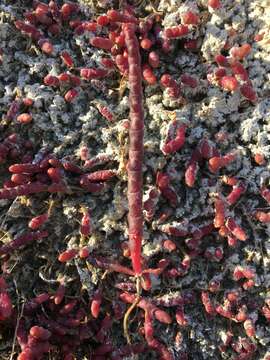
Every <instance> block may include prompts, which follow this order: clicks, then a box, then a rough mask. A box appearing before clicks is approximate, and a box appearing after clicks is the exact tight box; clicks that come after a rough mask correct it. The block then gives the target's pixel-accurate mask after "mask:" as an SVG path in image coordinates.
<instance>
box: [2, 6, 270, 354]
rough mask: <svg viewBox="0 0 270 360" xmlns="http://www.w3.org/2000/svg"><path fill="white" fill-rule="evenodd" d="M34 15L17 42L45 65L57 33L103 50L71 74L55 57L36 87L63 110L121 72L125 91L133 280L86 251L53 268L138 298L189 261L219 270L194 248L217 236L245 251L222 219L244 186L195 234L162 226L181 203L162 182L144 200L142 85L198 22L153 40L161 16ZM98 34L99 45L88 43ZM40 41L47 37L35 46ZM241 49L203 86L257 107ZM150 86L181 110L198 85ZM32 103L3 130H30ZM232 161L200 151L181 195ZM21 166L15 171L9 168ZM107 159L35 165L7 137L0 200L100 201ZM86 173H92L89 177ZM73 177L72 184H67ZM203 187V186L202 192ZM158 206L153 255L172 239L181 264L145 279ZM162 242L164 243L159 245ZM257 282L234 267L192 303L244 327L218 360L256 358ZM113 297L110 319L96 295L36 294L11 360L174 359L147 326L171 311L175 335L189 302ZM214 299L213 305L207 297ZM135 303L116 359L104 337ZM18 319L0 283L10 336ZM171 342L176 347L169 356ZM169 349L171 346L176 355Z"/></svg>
mask: <svg viewBox="0 0 270 360" xmlns="http://www.w3.org/2000/svg"><path fill="white" fill-rule="evenodd" d="M33 3H34V4H33V10H32V11H29V12H27V13H25V14H24V16H25V20H23V21H22V20H16V21H15V26H16V28H17V29H18V30H20V31H21V32H22V33H23V34H25V35H26V36H28V37H29V38H31V39H32V40H33V41H34V42H35V43H36V44H37V45H38V46H39V47H40V49H41V51H42V52H43V53H45V54H47V55H51V54H55V50H54V47H53V43H52V41H51V40H50V39H48V36H51V37H52V38H53V39H54V38H56V39H57V37H58V36H60V34H61V32H62V29H63V28H64V29H65V28H66V27H69V28H70V29H71V30H72V31H73V32H74V35H75V36H80V35H82V34H84V33H89V34H91V36H90V40H89V42H90V45H91V47H92V48H98V49H102V50H104V57H102V58H101V59H100V64H99V67H97V68H77V67H76V66H75V61H74V59H73V58H72V57H71V55H70V54H69V52H68V51H66V50H65V51H62V52H61V53H60V54H59V56H60V57H61V59H62V61H63V64H64V66H66V67H67V68H68V71H67V72H63V73H61V74H59V75H58V76H54V75H51V74H48V75H47V76H45V78H44V79H43V82H44V84H45V85H46V86H50V87H53V88H54V89H55V90H56V91H57V89H58V88H60V90H61V91H62V89H64V92H65V93H64V98H65V100H66V101H67V102H71V101H73V100H74V99H75V98H76V97H77V96H78V95H79V89H80V87H81V86H82V81H91V80H96V79H102V78H105V77H107V76H108V75H110V74H112V73H113V72H115V71H117V70H118V71H119V72H120V74H121V76H125V77H128V83H129V103H130V114H129V125H128V128H129V159H128V165H127V174H128V191H127V196H128V209H129V214H128V223H129V225H128V228H129V243H128V246H126V244H123V252H124V256H126V257H128V258H130V259H131V262H132V269H130V268H128V267H126V266H123V265H121V264H119V263H116V262H114V261H112V260H109V259H106V258H104V257H101V256H98V255H95V254H92V253H91V251H90V249H89V248H88V247H87V246H86V247H83V248H80V249H75V248H70V249H67V250H65V251H64V252H62V253H61V254H60V255H59V257H58V260H59V261H60V262H62V263H66V262H68V261H71V260H72V259H74V258H77V259H78V261H85V260H87V261H88V262H89V263H91V264H92V265H94V266H96V267H99V268H102V269H105V270H108V271H111V272H118V273H122V274H125V275H128V276H132V277H133V276H136V277H138V278H140V281H141V285H142V288H143V290H144V291H145V292H147V291H150V290H151V276H160V275H161V274H162V275H163V276H164V277H167V278H168V279H174V278H177V277H180V276H184V275H186V274H187V272H188V270H189V268H190V266H191V261H192V259H194V258H196V257H197V256H198V255H201V256H203V257H204V258H205V259H206V260H208V261H212V262H217V263H218V262H220V261H221V260H222V259H223V256H224V249H223V246H222V245H220V246H211V247H207V248H206V249H205V250H204V251H203V250H202V249H201V244H202V239H203V238H204V237H206V236H208V235H211V234H213V233H214V232H215V231H218V233H219V235H220V236H222V237H225V238H226V240H227V243H228V246H229V247H236V246H237V245H238V241H240V242H241V241H246V240H247V238H248V234H247V233H246V231H245V230H244V229H243V227H242V226H241V225H240V224H239V219H236V218H234V216H233V215H232V206H235V204H236V203H237V201H238V200H239V199H240V197H241V195H242V194H244V193H245V191H246V190H247V184H246V183H245V181H242V180H241V179H238V178H237V177H234V176H226V175H224V176H222V177H221V185H220V187H221V186H225V187H231V190H230V192H229V194H228V195H227V196H224V195H223V194H222V193H221V192H220V193H215V194H213V203H214V212H215V215H214V219H213V220H211V221H209V222H208V223H206V224H203V225H202V226H199V227H197V226H195V225H193V224H189V223H187V222H185V221H183V222H177V221H173V222H170V223H168V222H167V219H168V218H169V217H170V216H171V215H173V212H174V208H176V207H177V204H179V198H178V194H177V192H176V190H175V189H174V187H173V185H172V179H171V176H170V174H168V173H166V172H165V171H163V172H162V171H159V172H158V173H157V174H156V184H155V185H153V186H152V187H151V188H150V189H149V191H148V192H147V193H146V194H145V195H144V196H143V171H142V168H143V157H144V154H143V147H144V146H143V143H144V140H143V138H144V110H143V108H144V106H143V81H144V82H145V83H146V84H148V85H156V84H157V83H158V78H157V75H156V73H155V72H157V69H158V68H159V67H160V66H161V60H160V56H162V55H160V52H161V54H164V53H165V54H166V53H170V51H171V49H172V47H173V41H174V39H180V40H181V41H182V44H183V47H184V48H185V49H186V50H188V51H191V52H192V51H198V42H197V39H190V36H189V37H188V38H187V35H191V34H192V30H193V29H194V28H196V27H197V26H199V24H200V16H199V14H195V13H194V12H192V11H187V12H186V13H184V14H182V16H181V22H182V23H181V24H180V25H177V26H175V27H172V28H166V29H165V30H164V31H162V29H161V26H160V15H157V14H154V15H150V16H147V17H146V18H145V19H143V20H139V19H138V18H137V17H136V15H135V12H134V9H133V8H132V7H131V6H126V8H125V9H124V10H123V11H121V12H120V11H117V10H109V11H108V12H107V13H106V14H104V15H100V16H99V17H98V18H97V19H96V21H83V20H80V19H78V14H79V7H78V6H77V4H74V3H64V4H63V5H62V7H58V5H57V3H56V2H55V1H50V2H49V4H45V3H42V2H39V1H33ZM208 6H209V8H211V9H212V10H211V11H215V10H218V9H219V8H220V7H221V6H222V5H221V3H220V1H219V0H209V1H208ZM97 32H98V33H101V32H102V33H103V34H106V35H104V36H97V35H96V33H97ZM45 34H47V36H46V35H45ZM250 51H251V46H250V45H249V44H244V45H242V46H240V47H235V46H234V47H231V48H230V56H223V55H221V54H218V55H216V57H215V61H216V63H217V64H218V68H217V69H215V70H214V71H213V72H211V73H210V74H208V81H209V82H210V83H213V84H215V83H217V84H218V85H219V86H220V87H221V88H223V89H225V90H227V91H229V92H233V91H236V90H238V89H239V91H240V93H241V94H242V96H243V97H244V98H246V99H248V100H249V101H251V102H255V101H256V93H255V92H254V90H253V88H252V85H251V82H250V80H249V77H248V73H247V71H246V69H245V68H244V66H243V65H242V63H241V60H243V59H244V57H245V56H247V55H248V54H249V52H250ZM159 84H160V85H161V87H162V89H165V90H166V92H167V93H168V95H169V96H171V97H172V98H175V99H179V98H181V96H182V93H181V87H183V86H187V87H190V88H191V89H192V88H196V87H197V86H199V80H198V79H196V78H194V77H193V76H191V75H189V74H182V75H181V76H180V78H179V79H174V78H173V77H172V76H171V75H170V74H168V73H164V74H162V76H161V78H160V80H159ZM32 105H33V100H31V99H28V98H24V99H20V98H16V99H15V100H14V101H13V102H12V104H11V105H10V108H9V110H8V112H7V115H6V119H7V120H8V121H12V120H14V119H16V120H17V122H18V123H19V124H30V123H31V122H32V120H33V118H32V115H31V112H30V110H31V106H32ZM98 110H99V112H100V113H101V115H102V116H104V117H105V118H106V119H107V120H108V121H114V120H115V117H114V115H113V114H112V113H111V111H110V110H109V109H108V108H106V107H105V106H102V105H99V106H98ZM186 130H187V124H186V123H184V122H183V121H179V120H174V121H172V122H171V123H169V125H168V130H167V135H166V138H165V139H164V141H162V144H161V146H160V148H161V151H162V153H163V154H164V156H168V157H170V156H173V155H174V154H175V153H176V152H178V151H180V150H181V148H182V147H183V146H184V145H185V137H186ZM237 156H238V155H237V153H236V152H235V151H232V152H230V153H227V154H225V155H221V154H220V153H219V151H218V150H217V148H216V147H215V145H214V144H213V143H212V142H211V141H210V140H208V139H206V138H204V139H202V140H201V141H200V142H199V144H198V145H197V146H196V148H195V149H194V151H193V153H192V155H191V158H190V160H189V161H188V163H187V165H186V170H185V184H186V186H187V187H190V188H191V187H194V185H195V182H196V181H197V177H198V176H197V175H198V171H199V170H200V167H201V166H203V162H204V161H207V163H208V168H209V171H210V172H211V173H212V174H217V173H218V172H219V171H220V170H222V169H226V168H227V166H229V165H230V164H231V163H232V162H233V161H235V160H236V159H237ZM16 159H20V162H19V163H15V164H14V163H13V162H14V160H16ZM112 160H113V159H112V158H110V156H108V155H107V154H98V155H97V156H96V157H94V158H89V154H88V149H87V148H82V149H81V161H82V162H83V165H81V166H80V165H77V164H76V163H75V162H74V160H73V159H71V158H64V159H57V158H56V157H55V156H54V155H53V154H50V153H46V152H43V153H39V154H37V156H35V157H34V156H33V144H32V143H31V142H30V141H23V140H22V139H21V138H20V137H19V136H18V135H17V134H11V135H9V136H7V137H6V138H5V139H4V140H3V141H2V143H1V144H0V162H1V163H5V162H12V163H13V164H12V165H10V166H9V172H10V173H11V177H10V179H8V180H6V181H5V182H4V185H3V188H2V189H0V199H14V198H16V197H17V196H26V195H31V194H37V193H41V192H43V193H50V194H51V193H62V194H69V193H72V192H73V189H76V191H78V187H79V188H80V189H81V191H82V192H90V193H98V192H101V191H102V190H103V189H104V188H105V186H106V184H105V183H106V181H108V180H110V179H112V178H114V177H116V176H117V171H116V170H115V169H105V170H100V169H98V170H97V169H96V167H97V166H101V165H106V164H108V163H110V162H112ZM255 161H256V163H258V164H259V165H263V164H264V161H263V159H262V157H260V154H256V157H255ZM89 170H91V171H92V172H88V171H89ZM70 175H72V176H70ZM210 181H211V180H210ZM261 196H262V198H263V200H262V201H266V202H267V203H268V204H269V203H270V190H269V189H267V187H262V188H261ZM160 198H163V200H165V201H166V202H167V203H168V207H167V208H164V211H162V212H161V214H159V218H158V219H157V221H156V222H155V223H156V230H158V231H160V232H161V233H163V234H165V240H164V241H163V242H162V246H163V248H164V249H165V250H166V251H168V252H173V251H175V250H176V249H177V242H176V240H175V239H174V238H179V237H185V244H186V247H187V249H188V250H187V252H186V253H185V256H184V258H183V260H182V262H181V263H180V264H178V265H177V266H173V264H172V263H171V261H170V260H168V259H165V258H164V259H161V260H160V261H159V262H158V264H157V266H156V267H154V268H149V267H147V264H146V259H143V258H142V255H141V247H142V239H143V225H144V221H146V222H150V221H151V220H152V219H153V218H154V216H155V215H156V213H157V204H158V202H159V199H160ZM81 211H82V219H81V227H80V233H81V236H83V237H86V238H87V237H88V236H90V235H91V234H92V231H93V225H92V221H91V211H90V209H86V208H82V209H81ZM50 216H51V210H50V209H49V210H48V211H47V212H46V213H43V214H40V215H38V216H36V217H34V218H32V219H31V220H30V221H29V224H28V227H29V231H28V232H26V233H25V234H23V235H18V236H16V237H15V238H14V239H13V240H11V241H10V242H8V243H6V244H4V245H2V246H1V247H0V255H2V256H4V259H5V260H6V261H7V260H8V256H9V255H10V254H11V253H12V252H13V251H14V250H17V249H19V248H21V247H22V246H25V245H27V244H29V243H31V242H33V241H37V240H41V239H43V238H45V237H47V236H48V235H49V233H48V231H46V230H43V229H45V227H46V222H47V221H48V220H49V217H50ZM252 217H253V218H254V219H256V220H258V221H259V222H261V223H262V224H264V223H269V222H270V213H269V212H266V211H263V210H254V212H253V213H252ZM167 236H168V237H167ZM255 278H256V273H255V271H254V269H253V268H251V267H247V266H240V265H238V266H235V268H234V269H232V280H233V281H234V282H236V284H237V286H236V287H235V288H233V289H232V290H231V291H228V292H227V293H226V294H225V298H224V299H223V303H218V302H217V301H216V300H213V299H212V297H215V298H216V295H217V294H218V293H219V291H220V289H221V281H222V278H220V277H218V276H216V277H214V278H213V279H212V280H211V281H210V282H209V284H208V287H207V288H205V289H203V290H202V291H201V302H202V305H203V307H204V309H205V312H206V314H207V315H208V316H209V317H213V316H216V315H217V314H218V315H220V316H221V317H223V318H227V319H229V320H230V321H233V322H237V323H243V329H244V331H245V333H246V336H247V337H244V338H241V337H240V338H238V339H235V338H234V334H233V332H232V330H228V332H227V334H226V339H225V340H224V342H223V343H222V344H220V346H219V348H220V351H221V352H225V351H226V350H227V349H228V347H229V346H231V349H232V350H233V351H234V352H236V353H237V355H236V356H235V357H234V359H239V360H240V359H241V360H244V359H250V358H252V356H253V354H254V353H255V352H256V345H255V344H254V342H253V341H252V339H253V337H254V336H255V335H256V328H255V322H256V320H257V318H256V317H255V316H253V315H252V310H254V309H256V304H255V306H254V304H252V303H250V304H249V303H247V301H246V297H245V291H246V290H249V289H252V287H254V285H255ZM115 287H116V289H117V291H119V290H120V291H121V293H120V294H119V299H118V300H115V301H113V303H112V306H111V312H106V314H105V316H104V311H102V308H101V305H102V303H103V302H104V301H105V298H104V296H103V292H102V288H101V287H100V288H98V289H97V290H96V291H95V292H94V293H93V294H92V297H91V299H90V300H89V303H88V306H85V301H84V300H81V299H79V298H75V299H70V298H69V296H68V295H67V294H66V290H67V288H66V284H65V283H64V281H62V282H60V283H59V287H58V288H57V289H56V291H55V292H54V293H42V294H40V295H38V296H36V297H35V298H33V299H30V300H29V301H28V302H26V303H25V304H24V308H23V312H22V316H21V317H20V320H19V324H18V327H17V331H16V337H17V341H18V344H19V345H20V347H21V353H20V355H19V357H18V359H19V360H38V359H42V357H43V356H44V355H45V354H47V353H49V352H50V351H60V352H61V354H62V356H63V358H64V360H71V359H74V356H75V353H76V351H77V349H78V348H79V346H81V344H82V343H84V342H85V341H89V339H91V341H93V343H94V344H95V345H94V348H93V349H92V350H91V355H89V356H91V359H92V360H102V359H108V358H110V359H122V358H124V357H126V356H129V355H131V354H140V353H143V352H144V351H145V350H146V348H147V347H149V348H150V349H152V350H154V351H155V352H156V353H157V354H158V355H159V356H160V358H161V359H164V360H168V359H173V352H172V351H171V350H170V349H169V348H168V347H167V346H166V345H165V344H164V343H163V342H162V341H160V340H158V339H157V337H156V336H154V322H155V320H157V321H159V322H161V323H163V324H171V323H172V322H173V319H172V316H171V314H170V313H169V312H168V311H165V310H162V309H161V308H160V307H167V308H171V307H173V308H175V311H174V316H175V319H176V322H177V324H178V325H179V326H180V328H182V327H186V326H188V325H189V322H190V320H189V317H188V315H186V314H185V312H184V306H186V305H189V304H192V303H194V302H195V300H196V295H195V294H194V293H193V292H186V293H185V292H183V294H181V295H177V296H175V297H171V298H170V299H169V300H168V299H166V298H165V297H164V298H162V297H161V298H158V299H152V298H151V297H147V296H141V297H140V298H139V299H137V296H136V287H135V285H134V282H127V281H126V282H120V283H117V284H116V285H115ZM212 294H213V295H212ZM136 299H137V305H136V306H137V308H139V309H141V310H143V312H144V325H143V327H141V328H140V329H139V333H140V334H142V335H143V336H144V337H145V340H146V344H144V343H143V342H140V343H136V344H129V345H126V346H122V347H120V348H116V347H115V344H113V343H112V341H111V339H110V334H109V333H110V331H111V329H112V326H113V323H114V321H119V320H120V319H122V318H123V315H124V313H125V305H124V304H133V303H134V302H135V301H136ZM261 313H262V314H263V316H264V317H265V318H266V320H267V321H269V320H270V303H269V301H268V302H267V301H266V302H265V303H264V304H263V305H262V307H261ZM17 316H18V314H17V313H16V310H15V309H14V308H13V306H12V303H11V299H10V296H9V293H8V290H7V284H6V282H5V280H4V278H3V277H2V278H0V321H1V322H5V323H6V322H7V324H8V325H12V324H13V325H14V324H15V322H16V318H17ZM179 342H180V345H179ZM177 344H178V345H177ZM177 346H178V347H179V349H180V350H179V351H178V356H180V357H178V358H179V359H183V360H184V359H187V358H188V355H187V351H186V349H185V347H184V345H183V344H181V341H180V340H179V334H178V335H177V336H176V338H175V347H177Z"/></svg>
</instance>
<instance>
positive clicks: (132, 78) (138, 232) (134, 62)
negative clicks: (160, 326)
mask: <svg viewBox="0 0 270 360" xmlns="http://www.w3.org/2000/svg"><path fill="white" fill-rule="evenodd" d="M124 34H125V42H126V47H127V51H128V71H129V73H128V80H129V103H130V113H129V118H130V127H129V163H128V206H129V214H128V222H129V246H130V252H131V260H132V266H133V270H134V272H135V274H136V275H140V274H141V272H142V268H141V244H142V236H143V213H142V185H143V179H142V166H143V134H144V116H143V91H142V70H141V56H140V50H139V43H138V40H137V37H136V34H135V26H134V25H133V24H126V25H125V27H124Z"/></svg>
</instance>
